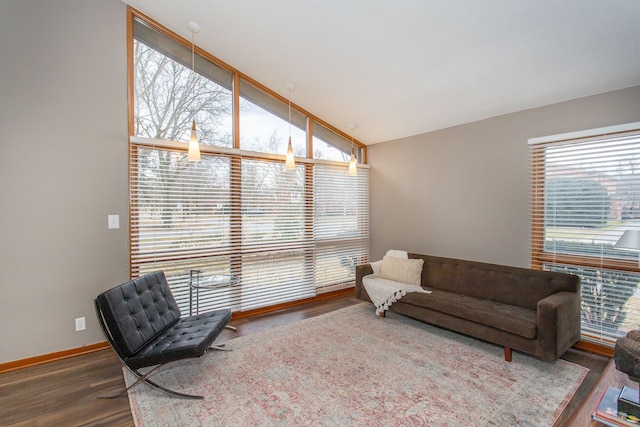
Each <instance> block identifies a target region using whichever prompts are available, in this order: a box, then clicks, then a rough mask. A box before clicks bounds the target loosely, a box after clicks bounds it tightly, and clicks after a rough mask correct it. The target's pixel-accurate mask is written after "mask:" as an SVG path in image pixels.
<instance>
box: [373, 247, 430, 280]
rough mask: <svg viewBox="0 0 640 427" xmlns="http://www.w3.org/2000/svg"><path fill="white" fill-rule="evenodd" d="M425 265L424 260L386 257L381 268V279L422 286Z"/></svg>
mask: <svg viewBox="0 0 640 427" xmlns="http://www.w3.org/2000/svg"><path fill="white" fill-rule="evenodd" d="M423 264H424V260H421V259H406V258H405V259H403V258H396V257H392V256H389V255H385V256H384V258H382V265H381V266H380V277H382V278H383V279H387V280H393V281H394V282H401V283H407V284H409V285H416V286H420V279H421V276H422V265H423Z"/></svg>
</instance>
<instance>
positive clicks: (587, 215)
mask: <svg viewBox="0 0 640 427" xmlns="http://www.w3.org/2000/svg"><path fill="white" fill-rule="evenodd" d="M546 192H547V194H546V197H545V200H546V204H545V220H546V224H547V226H550V227H594V228H597V227H603V226H605V225H606V224H607V222H608V220H609V213H610V211H611V197H610V196H609V193H608V191H607V189H606V188H605V187H604V186H603V185H602V184H600V183H599V182H598V181H596V180H595V179H588V178H567V177H562V178H553V179H550V180H549V181H547V183H546Z"/></svg>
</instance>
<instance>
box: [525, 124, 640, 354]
mask: <svg viewBox="0 0 640 427" xmlns="http://www.w3.org/2000/svg"><path fill="white" fill-rule="evenodd" d="M636 134H637V135H640V122H635V123H628V124H622V125H616V126H608V127H603V128H596V129H590V130H584V131H577V132H569V133H564V134H558V135H551V136H545V137H539V138H532V139H529V141H528V146H529V147H528V149H529V173H530V179H529V185H530V214H531V216H530V221H531V222H530V225H531V268H532V269H535V270H543V269H545V265H546V264H555V265H564V266H567V267H569V268H572V267H584V268H585V269H593V270H598V271H603V272H604V271H612V272H616V271H617V272H621V273H625V272H626V273H640V266H639V264H638V259H637V258H635V259H629V258H627V259H624V258H616V257H613V256H604V254H601V255H600V256H588V255H584V254H568V253H562V252H558V251H555V250H553V251H549V250H545V243H546V239H545V230H546V224H545V205H546V199H545V191H546V184H545V179H546V173H547V168H546V163H545V155H546V149H547V148H549V147H557V146H559V145H560V144H568V143H583V142H589V141H596V140H606V139H607V138H613V137H616V136H625V135H636ZM614 344H615V340H612V339H609V338H607V337H602V336H600V337H598V336H596V335H595V334H589V333H585V331H584V330H583V333H582V336H581V339H580V342H579V344H578V346H579V347H582V348H588V349H592V350H594V351H597V352H599V353H602V354H610V352H611V350H610V349H611V347H613V345H614Z"/></svg>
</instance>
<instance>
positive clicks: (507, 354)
mask: <svg viewBox="0 0 640 427" xmlns="http://www.w3.org/2000/svg"><path fill="white" fill-rule="evenodd" d="M504 360H506V361H507V362H511V347H505V348H504Z"/></svg>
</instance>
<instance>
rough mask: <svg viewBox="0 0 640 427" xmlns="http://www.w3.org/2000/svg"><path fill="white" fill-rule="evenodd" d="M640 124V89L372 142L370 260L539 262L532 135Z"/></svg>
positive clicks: (514, 264)
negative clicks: (534, 251)
mask: <svg viewBox="0 0 640 427" xmlns="http://www.w3.org/2000/svg"><path fill="white" fill-rule="evenodd" d="M636 121H640V86H636V87H633V88H628V89H623V90H619V91H614V92H609V93H606V94H602V95H596V96H591V97H587V98H581V99H577V100H573V101H568V102H563V103H559V104H553V105H548V106H545V107H541V108H535V109H532V110H526V111H521V112H518V113H513V114H508V115H504V116H499V117H494V118H491V119H487V120H482V121H479V122H474V123H469V124H466V125H462V126H456V127H453V128H449V129H444V130H440V131H436V132H432V133H427V134H422V135H417V136H413V137H409V138H404V139H400V140H395V141H387V142H384V143H380V144H376V145H372V146H369V148H368V150H369V151H368V158H369V163H370V164H371V259H372V260H377V259H381V257H382V256H383V255H384V253H385V252H386V251H387V250H388V249H405V250H408V251H410V252H416V253H422V254H429V255H437V256H445V257H453V258H462V259H470V260H476V261H484V262H492V263H497V264H506V265H513V266H519V267H529V266H530V254H531V252H530V241H531V240H530V222H529V205H528V200H529V187H528V160H527V140H528V139H529V138H533V137H538V136H546V135H554V134H558V133H564V132H571V131H578V130H585V129H592V128H597V127H602V126H609V125H617V124H621V123H629V122H636Z"/></svg>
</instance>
